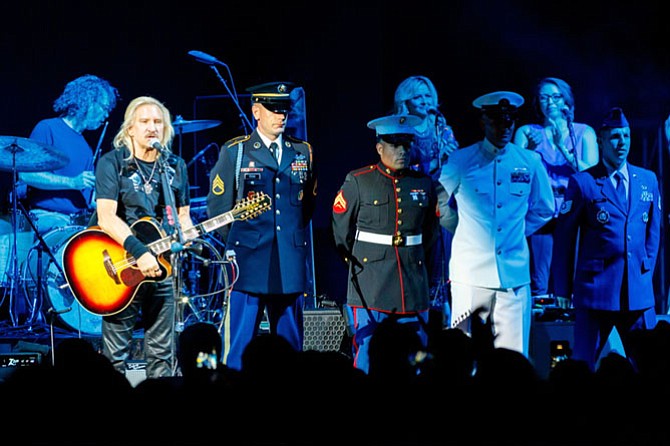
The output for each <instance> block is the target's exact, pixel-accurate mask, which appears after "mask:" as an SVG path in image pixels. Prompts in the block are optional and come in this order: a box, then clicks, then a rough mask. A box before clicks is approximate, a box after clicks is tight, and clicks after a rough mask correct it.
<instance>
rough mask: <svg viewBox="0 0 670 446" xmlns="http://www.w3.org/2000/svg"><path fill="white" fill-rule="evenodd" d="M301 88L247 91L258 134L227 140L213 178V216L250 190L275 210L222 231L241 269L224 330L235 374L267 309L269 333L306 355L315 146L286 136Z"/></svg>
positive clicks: (274, 85)
mask: <svg viewBox="0 0 670 446" xmlns="http://www.w3.org/2000/svg"><path fill="white" fill-rule="evenodd" d="M294 88H295V85H294V84H292V83H288V82H271V83H267V84H262V85H257V86H255V87H251V88H249V89H247V91H249V92H250V93H251V103H252V104H251V112H252V114H253V117H254V119H255V120H256V124H257V125H256V129H255V130H254V131H253V132H252V133H251V134H250V135H246V136H240V137H238V138H234V139H232V140H230V141H228V142H227V143H225V144H224V145H223V146H222V148H221V152H220V154H219V158H218V160H217V162H216V164H215V165H214V167H213V168H212V171H211V173H210V188H209V192H208V194H207V212H208V215H209V216H210V217H215V216H218V215H221V214H222V213H224V212H228V211H230V210H231V209H233V207H234V205H235V203H236V202H237V201H239V200H240V199H243V198H245V197H247V196H248V194H250V193H254V192H256V193H260V192H264V193H265V194H267V195H268V196H269V197H271V199H272V209H271V210H270V211H269V212H263V213H261V214H260V215H258V216H256V217H253V218H250V219H246V220H241V221H235V222H233V223H232V224H230V225H226V226H223V227H222V228H220V229H218V232H219V234H220V235H221V238H222V240H223V241H224V243H225V245H226V249H227V251H228V253H229V254H230V255H234V256H235V259H236V261H237V264H238V268H239V278H237V280H236V282H235V283H234V288H233V291H232V292H231V294H230V299H229V303H228V309H227V314H226V318H225V326H224V333H223V362H224V364H226V365H227V366H228V367H230V368H233V369H238V370H239V369H241V358H242V353H243V351H244V349H245V348H246V346H247V344H249V342H250V341H251V340H252V339H253V338H254V337H255V336H256V335H257V334H258V330H259V325H260V322H261V320H262V318H263V316H264V313H265V311H266V310H267V317H268V322H269V328H270V332H271V333H274V334H278V335H281V336H283V337H284V338H286V339H287V340H288V341H289V343H290V344H291V346H293V348H295V349H296V350H297V351H300V350H302V345H303V300H304V299H303V295H304V293H305V292H306V291H307V284H308V277H307V275H308V270H307V259H308V254H309V237H310V233H309V223H310V221H311V218H312V214H313V211H314V204H315V197H316V175H315V170H314V160H313V153H312V147H311V145H310V144H309V143H307V142H305V141H302V140H299V139H296V138H294V137H292V136H290V135H288V134H284V130H285V128H286V122H287V114H288V113H289V111H290V109H291V97H290V93H291V90H293V89H294Z"/></svg>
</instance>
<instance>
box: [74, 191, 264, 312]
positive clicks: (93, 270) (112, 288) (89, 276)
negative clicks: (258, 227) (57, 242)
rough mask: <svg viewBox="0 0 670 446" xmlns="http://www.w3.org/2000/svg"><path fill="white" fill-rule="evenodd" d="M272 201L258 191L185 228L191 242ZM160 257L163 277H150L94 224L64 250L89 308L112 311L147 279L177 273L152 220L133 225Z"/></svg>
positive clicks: (168, 242) (167, 241)
mask: <svg viewBox="0 0 670 446" xmlns="http://www.w3.org/2000/svg"><path fill="white" fill-rule="evenodd" d="M270 206H271V200H270V197H268V196H267V195H266V194H264V193H257V194H254V195H252V196H250V197H248V198H245V199H244V200H242V201H240V202H239V203H238V204H237V205H236V206H235V208H234V209H233V210H231V211H229V212H226V213H224V214H222V215H219V216H217V217H214V218H211V219H209V220H207V221H205V222H202V223H200V224H198V225H196V226H193V227H192V228H189V229H187V230H185V231H184V233H183V235H184V240H185V241H190V240H194V239H195V238H197V237H199V236H200V235H202V234H205V233H207V232H210V231H213V230H214V229H217V228H220V227H221V226H224V225H227V224H230V223H232V222H234V221H235V220H246V219H249V218H253V217H255V216H257V215H259V214H260V213H262V212H265V211H267V210H268V209H270ZM130 228H131V230H132V231H133V233H134V234H135V236H136V237H137V238H139V239H140V240H141V241H142V242H143V243H145V244H146V245H147V247H148V248H149V249H150V250H151V252H152V253H153V254H154V255H155V256H156V258H157V259H158V264H159V266H160V268H161V275H160V276H159V277H152V278H149V277H145V276H144V274H142V272H141V271H140V270H139V269H138V268H137V264H136V263H137V262H136V259H135V258H134V257H132V256H131V255H130V254H129V253H128V252H127V251H126V250H125V249H123V246H121V245H120V244H118V243H117V242H116V241H115V240H114V239H112V238H111V237H110V236H109V235H107V233H106V232H104V231H103V230H102V229H101V228H99V227H90V228H87V229H84V230H83V231H81V232H78V233H77V234H75V235H73V236H72V237H71V238H70V239H69V240H68V241H67V243H66V244H65V247H64V249H63V259H62V260H63V261H62V265H63V273H64V276H65V279H66V280H67V283H68V286H69V287H70V289H71V290H72V294H73V295H74V297H75V298H76V299H77V302H79V303H80V304H81V306H82V307H83V308H84V309H85V310H87V311H89V312H90V313H93V314H96V315H99V316H109V315H112V314H116V313H119V312H120V311H123V310H124V309H125V308H126V307H127V306H128V305H130V303H131V302H132V300H133V298H134V297H135V294H136V293H137V289H138V288H139V286H140V285H141V284H142V283H144V282H162V281H164V280H166V279H167V278H169V277H170V276H171V274H172V266H171V264H170V261H169V260H167V259H165V258H164V257H163V254H164V253H166V252H168V251H170V250H171V249H172V247H173V244H174V239H173V238H172V237H166V236H165V233H164V232H163V231H162V230H161V229H160V226H159V225H158V224H157V223H156V222H155V221H154V220H152V219H149V218H144V219H140V220H138V221H136V222H135V223H133V224H132V225H131V226H130Z"/></svg>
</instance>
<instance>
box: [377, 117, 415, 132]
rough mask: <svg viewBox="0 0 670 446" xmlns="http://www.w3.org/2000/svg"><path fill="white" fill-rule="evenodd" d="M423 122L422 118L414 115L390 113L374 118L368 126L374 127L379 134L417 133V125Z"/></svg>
mask: <svg viewBox="0 0 670 446" xmlns="http://www.w3.org/2000/svg"><path fill="white" fill-rule="evenodd" d="M419 124H421V118H419V117H418V116H414V115H390V116H384V117H382V118H377V119H373V120H372V121H370V122H368V128H371V129H373V130H374V131H375V132H376V133H377V136H383V135H415V134H416V130H415V127H416V126H417V125H419Z"/></svg>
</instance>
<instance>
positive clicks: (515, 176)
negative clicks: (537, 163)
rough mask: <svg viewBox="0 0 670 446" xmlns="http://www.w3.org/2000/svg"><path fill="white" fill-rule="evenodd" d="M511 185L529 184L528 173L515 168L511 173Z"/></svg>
mask: <svg viewBox="0 0 670 446" xmlns="http://www.w3.org/2000/svg"><path fill="white" fill-rule="evenodd" d="M512 183H530V173H528V170H526V168H525V167H524V168H517V169H516V170H515V171H514V172H512Z"/></svg>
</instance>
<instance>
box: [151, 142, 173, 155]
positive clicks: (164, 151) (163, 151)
mask: <svg viewBox="0 0 670 446" xmlns="http://www.w3.org/2000/svg"><path fill="white" fill-rule="evenodd" d="M151 147H153V148H154V149H156V150H158V151H159V152H160V153H161V154H162V155H165V157H168V156H170V151H169V150H168V149H167V148H165V147H163V146H161V143H159V142H158V141H154V142H153V143H151Z"/></svg>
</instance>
